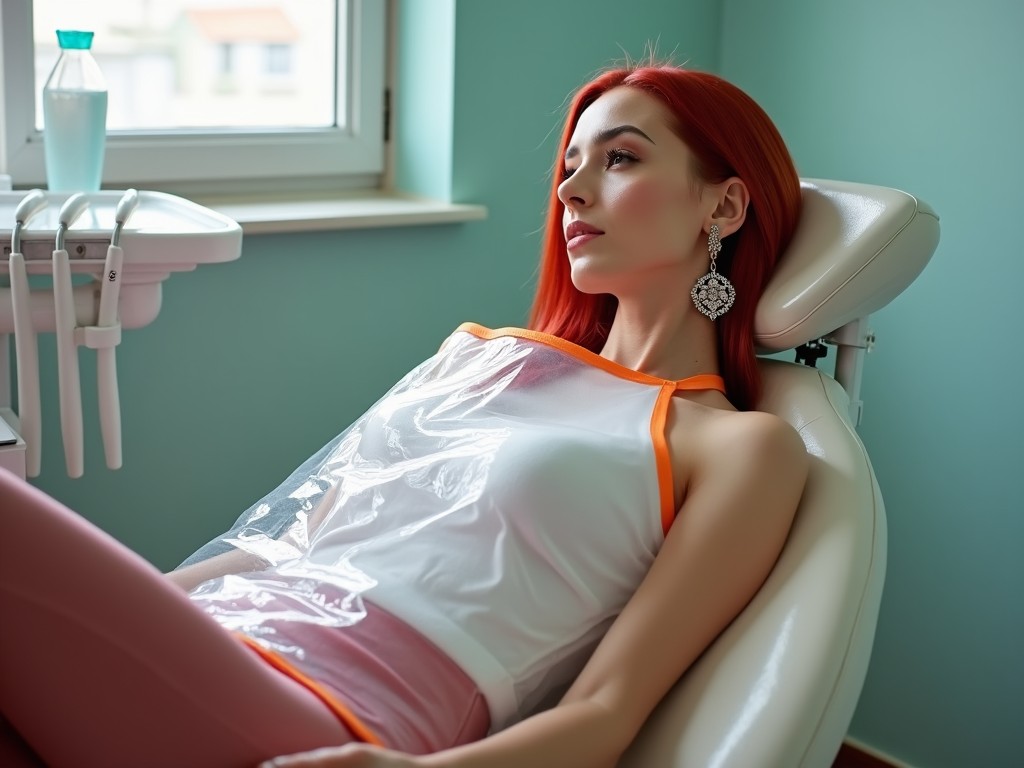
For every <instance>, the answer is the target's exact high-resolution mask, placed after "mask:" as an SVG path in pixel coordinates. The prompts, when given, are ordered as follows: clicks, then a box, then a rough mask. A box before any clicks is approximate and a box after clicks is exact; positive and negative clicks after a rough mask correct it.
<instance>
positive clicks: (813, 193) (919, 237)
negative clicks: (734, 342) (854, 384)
mask: <svg viewBox="0 0 1024 768" xmlns="http://www.w3.org/2000/svg"><path fill="white" fill-rule="evenodd" d="M800 186H801V189H802V192H803V212H802V214H801V216H800V223H799V225H798V226H797V230H796V233H795V234H794V235H793V241H792V242H791V243H790V245H789V248H787V249H786V253H785V254H784V255H783V257H782V258H781V259H780V260H779V264H778V266H777V267H776V269H775V273H774V274H773V275H772V279H771V280H770V281H769V283H768V286H767V288H766V289H765V291H764V293H763V294H762V296H761V301H760V302H759V303H758V306H757V316H756V319H755V321H754V331H755V336H756V340H757V345H758V346H759V347H760V348H761V349H762V350H764V351H769V352H777V351H781V350H786V349H792V348H794V347H798V346H799V345H801V344H803V343H804V342H806V341H809V340H811V339H817V338H819V337H822V336H825V335H827V334H829V333H831V332H832V331H834V330H835V329H837V328H840V327H841V326H843V325H845V324H846V323H848V322H850V321H851V320H856V319H857V318H860V317H866V316H868V315H870V314H871V313H872V312H874V311H876V310H878V309H881V308H882V307H884V306H885V305H886V304H888V303H889V302H890V301H892V300H893V299H894V298H896V296H898V295H899V294H900V293H902V292H903V290H904V289H905V288H906V287H907V286H908V285H910V283H912V282H913V281H914V279H915V278H916V277H917V276H918V275H919V274H920V273H921V270H922V269H924V267H925V265H926V264H927V263H928V260H929V259H930V258H931V256H932V253H934V251H935V247H936V245H938V242H939V218H938V216H937V215H936V213H935V211H934V210H932V208H931V207H929V206H928V204H927V203H924V202H923V201H921V200H918V199H917V198H915V197H913V196H912V195H908V194H907V193H906V192H901V191H899V190H897V189H890V188H888V187H875V186H871V185H868V184H855V183H852V182H846V181H823V180H820V179H804V180H803V181H801V184H800Z"/></svg>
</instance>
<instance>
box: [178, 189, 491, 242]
mask: <svg viewBox="0 0 1024 768" xmlns="http://www.w3.org/2000/svg"><path fill="white" fill-rule="evenodd" d="M194 199H195V201H196V202H197V203H199V204H200V205H205V206H206V207H207V208H211V209H213V210H215V211H217V212H218V213H221V214H223V215H225V216H227V217H229V218H231V219H234V220H235V221H237V222H238V223H239V224H240V225H241V226H242V232H243V234H247V235H262V234H270V233H274V232H317V231H325V230H338V229H366V228H373V227H401V226H414V225H423V224H451V223H457V222H464V221H477V220H480V219H485V218H487V208H486V207H485V206H482V205H465V204H460V203H446V202H443V201H440V200H429V199H425V198H418V197H412V196H409V195H403V194H401V193H397V192H385V191H372V192H367V191H359V192H347V193H338V194H333V195H328V194H320V195H316V196H294V197H287V198H284V197H282V198H268V197H252V198H244V197H240V196H231V197H228V196H224V197H221V196H209V197H198V198H194Z"/></svg>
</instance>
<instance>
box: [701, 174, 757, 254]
mask: <svg viewBox="0 0 1024 768" xmlns="http://www.w3.org/2000/svg"><path fill="white" fill-rule="evenodd" d="M715 191H716V192H717V194H718V205H717V206H716V207H715V210H714V211H713V212H712V214H711V218H710V219H708V221H707V222H706V229H708V230H710V229H711V225H712V224H717V225H718V230H719V232H720V233H721V237H722V238H723V239H724V238H726V237H728V236H729V235H731V234H732V233H733V232H735V231H736V230H738V229H739V228H740V227H742V226H743V222H744V221H746V218H747V205H749V203H750V193H749V192H748V191H747V185H746V184H745V183H744V182H743V179H741V178H739V177H738V176H733V177H731V178H728V179H726V180H725V181H723V182H722V183H720V184H716V185H715Z"/></svg>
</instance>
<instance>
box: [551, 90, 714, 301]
mask: <svg viewBox="0 0 1024 768" xmlns="http://www.w3.org/2000/svg"><path fill="white" fill-rule="evenodd" d="M671 120H672V117H671V113H670V112H669V111H668V110H667V109H666V108H665V107H664V106H663V105H662V104H661V102H660V101H658V100H657V99H656V98H654V97H653V96H650V95H648V94H647V93H645V92H643V91H641V90H638V89H636V88H630V87H618V88H614V89H612V90H610V91H608V92H607V93H605V94H603V95H602V96H601V97H600V98H598V99H597V100H596V101H595V102H594V103H593V104H591V105H590V106H589V107H587V109H586V110H585V111H584V112H583V114H582V115H581V116H580V119H579V122H578V123H577V124H576V129H575V130H574V131H573V134H572V139H571V141H570V142H569V148H568V150H567V151H566V154H565V160H564V163H565V166H564V176H565V178H564V181H563V182H562V183H561V185H560V186H559V187H558V197H559V199H560V200H561V201H562V204H563V205H564V206H565V213H564V215H563V220H562V224H563V231H564V233H565V239H566V247H567V249H568V252H569V263H570V265H571V270H572V280H573V283H574V284H575V285H576V287H577V288H578V289H579V290H581V291H584V292H585V293H611V294H614V295H616V296H618V297H619V298H620V299H622V298H623V297H624V295H625V294H628V293H631V292H634V293H635V292H638V291H639V292H643V291H644V288H645V286H646V287H650V286H654V285H661V286H662V287H663V288H664V287H666V281H671V283H670V284H671V285H672V286H673V288H674V289H675V290H678V288H679V286H680V285H689V284H690V283H692V282H693V280H694V279H696V276H698V275H700V274H703V272H704V271H706V268H707V258H706V257H707V254H706V248H705V247H704V242H703V241H704V237H702V226H703V224H704V222H705V220H706V219H707V217H708V216H709V215H710V213H711V210H712V208H713V206H714V203H713V201H712V199H711V197H712V196H704V197H705V198H706V199H704V200H702V196H701V194H700V190H701V187H702V184H701V183H699V182H698V181H697V180H696V174H695V172H694V159H693V156H692V153H691V152H690V150H689V148H688V147H687V146H686V144H684V143H683V141H682V139H680V138H679V137H678V136H677V135H676V134H675V132H674V131H673V130H672V129H671V127H670V125H671ZM705 209H706V210H705ZM702 252H704V253H703V255H702ZM683 281H685V282H683Z"/></svg>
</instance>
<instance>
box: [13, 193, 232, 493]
mask: <svg viewBox="0 0 1024 768" xmlns="http://www.w3.org/2000/svg"><path fill="white" fill-rule="evenodd" d="M5 221H12V223H13V228H12V230H11V233H10V235H11V246H10V250H9V255H7V254H4V255H7V258H8V260H9V274H10V288H5V287H0V350H2V351H3V354H0V422H5V423H6V424H5V426H6V428H7V429H10V430H11V431H12V432H13V433H14V434H15V438H16V439H15V441H14V443H13V444H11V445H0V466H5V467H7V468H8V469H11V470H12V471H15V472H16V473H18V474H20V475H22V476H28V477H35V476H37V475H38V474H39V472H40V469H41V456H42V454H41V449H42V429H41V425H42V413H41V410H42V409H41V404H40V394H39V390H40V381H39V362H38V347H37V343H36V335H37V334H38V333H46V332H54V333H56V336H57V355H58V360H57V366H58V381H59V391H60V409H61V431H62V435H63V441H64V453H65V462H66V465H67V471H68V474H69V475H70V476H71V477H79V476H81V475H82V473H83V472H84V449H83V429H82V403H81V390H80V378H79V370H78V350H77V348H78V346H86V347H89V348H90V349H95V350H96V354H97V363H96V368H97V370H96V375H97V387H98V399H99V413H100V426H101V434H102V439H103V448H104V455H105V459H106V464H107V466H108V467H110V468H111V469H116V468H118V467H120V466H121V462H122V449H121V414H120V397H119V393H118V385H117V372H116V357H115V355H116V353H115V347H116V346H117V345H118V344H119V343H120V341H121V330H122V328H129V329H132V328H141V327H143V326H145V325H147V324H148V323H150V322H152V321H153V320H154V319H155V318H156V316H157V314H158V313H159V311H160V302H161V295H162V288H161V284H162V282H163V281H164V280H165V279H167V277H169V276H170V274H171V273H172V272H177V271H190V270H193V269H195V267H196V265H197V264H201V263H213V262H222V261H230V260H233V259H236V258H238V256H239V254H240V252H241V238H242V233H241V228H240V227H239V226H238V224H237V223H236V222H234V221H232V220H231V219H228V218H226V217H224V216H221V215H220V214H218V213H216V212H214V211H211V210H209V209H207V208H203V207H202V206H199V205H196V204H195V203H192V202H190V201H188V200H185V199H182V198H180V197H175V196H173V195H167V194H163V193H159V192H148V191H142V192H139V191H136V190H133V189H131V190H126V191H102V192H94V193H88V194H83V193H77V194H74V195H70V196H68V195H67V194H62V193H54V192H43V191H41V190H33V191H31V192H27V193H26V192H0V226H3V223H4V222H5ZM0 239H6V233H5V232H3V231H2V230H0ZM4 250H5V251H6V250H7V249H4ZM73 274H78V275H81V274H86V275H89V276H91V277H92V278H93V279H92V280H91V281H89V282H88V283H87V284H78V285H75V284H74V283H73V280H72V275H73ZM30 275H52V280H53V287H52V291H51V290H49V289H47V288H45V287H43V288H32V287H30V285H29V276H30ZM12 332H13V334H14V337H15V353H16V359H17V369H18V376H17V388H18V413H15V412H14V410H13V409H12V408H11V405H10V402H9V395H8V392H9V389H8V386H7V385H8V381H9V379H10V372H9V359H8V355H7V354H6V352H7V343H6V339H7V336H6V334H10V333H12ZM18 433H20V436H19V434H18Z"/></svg>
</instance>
